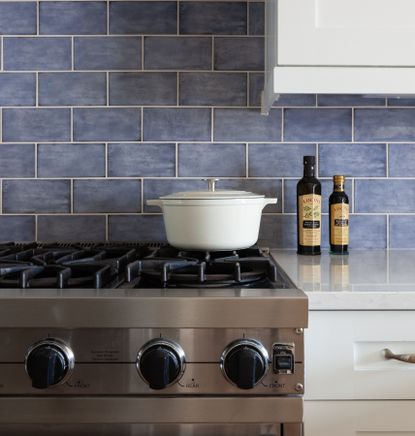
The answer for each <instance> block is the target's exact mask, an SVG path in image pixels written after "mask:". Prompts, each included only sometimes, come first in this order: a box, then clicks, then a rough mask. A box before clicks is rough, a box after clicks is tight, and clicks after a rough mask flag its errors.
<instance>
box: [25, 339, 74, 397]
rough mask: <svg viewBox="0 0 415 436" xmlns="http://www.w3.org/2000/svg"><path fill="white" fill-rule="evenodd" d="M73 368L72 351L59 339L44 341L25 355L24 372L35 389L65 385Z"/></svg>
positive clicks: (35, 345)
mask: <svg viewBox="0 0 415 436" xmlns="http://www.w3.org/2000/svg"><path fill="white" fill-rule="evenodd" d="M74 366H75V357H74V354H73V352H72V350H71V349H70V348H69V347H68V346H67V345H66V344H65V343H64V342H63V341H61V340H60V339H52V338H49V339H44V340H42V341H39V342H37V343H35V344H33V345H32V346H31V347H30V348H29V350H28V352H27V353H26V359H25V370H26V373H27V374H28V376H29V377H30V378H31V379H32V386H33V387H34V388H36V389H46V388H48V387H51V386H55V385H59V384H62V383H65V381H66V380H68V378H69V377H70V375H71V373H72V370H73V368H74Z"/></svg>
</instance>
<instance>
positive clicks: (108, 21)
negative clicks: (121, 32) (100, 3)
mask: <svg viewBox="0 0 415 436" xmlns="http://www.w3.org/2000/svg"><path fill="white" fill-rule="evenodd" d="M109 34H110V2H109V0H107V35H109Z"/></svg>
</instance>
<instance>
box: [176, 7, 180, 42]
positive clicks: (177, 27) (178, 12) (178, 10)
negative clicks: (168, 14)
mask: <svg viewBox="0 0 415 436" xmlns="http://www.w3.org/2000/svg"><path fill="white" fill-rule="evenodd" d="M179 34H180V1H179V0H177V2H176V35H179Z"/></svg>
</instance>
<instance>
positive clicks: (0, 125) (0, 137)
mask: <svg viewBox="0 0 415 436" xmlns="http://www.w3.org/2000/svg"><path fill="white" fill-rule="evenodd" d="M0 142H3V108H0Z"/></svg>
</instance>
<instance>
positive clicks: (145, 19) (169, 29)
mask: <svg viewBox="0 0 415 436" xmlns="http://www.w3.org/2000/svg"><path fill="white" fill-rule="evenodd" d="M176 32H177V3H176V2H174V1H138V2H137V1H136V2H131V1H125V2H123V1H121V2H118V1H117V2H111V3H110V33H112V34H158V35H161V34H174V33H176Z"/></svg>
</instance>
